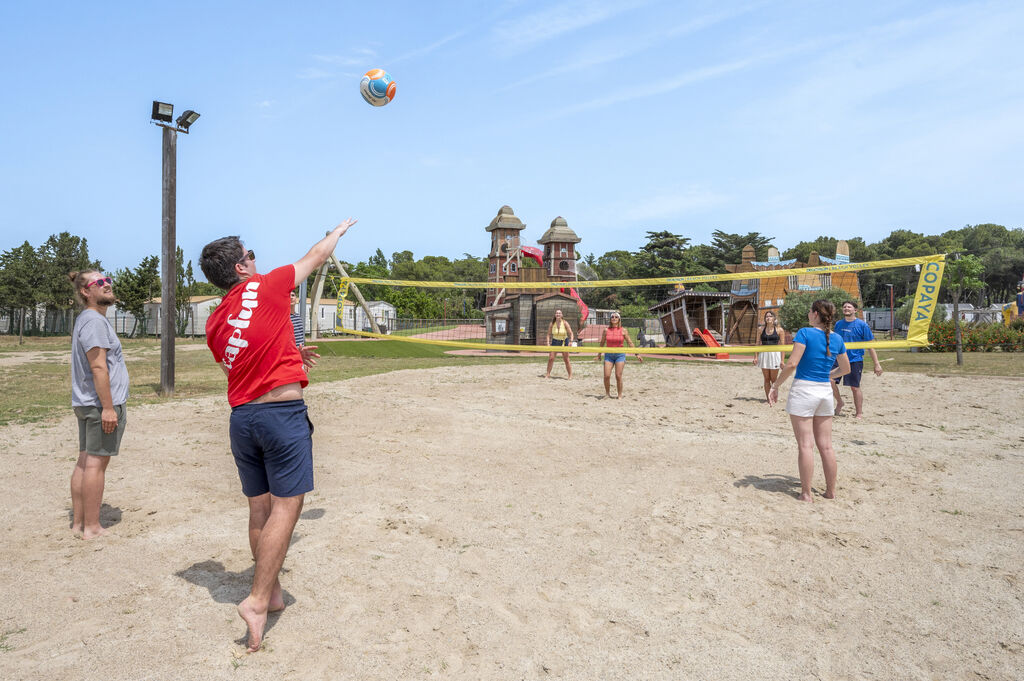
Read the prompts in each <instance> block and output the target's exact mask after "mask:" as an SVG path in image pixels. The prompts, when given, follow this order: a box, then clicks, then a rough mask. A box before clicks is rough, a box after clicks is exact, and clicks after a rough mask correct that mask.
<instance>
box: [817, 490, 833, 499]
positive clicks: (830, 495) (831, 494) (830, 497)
mask: <svg viewBox="0 0 1024 681" xmlns="http://www.w3.org/2000/svg"><path fill="white" fill-rule="evenodd" d="M821 496H823V497H825V498H826V499H835V498H836V493H835V492H829V491H828V490H825V493H824V494H822V495H821Z"/></svg>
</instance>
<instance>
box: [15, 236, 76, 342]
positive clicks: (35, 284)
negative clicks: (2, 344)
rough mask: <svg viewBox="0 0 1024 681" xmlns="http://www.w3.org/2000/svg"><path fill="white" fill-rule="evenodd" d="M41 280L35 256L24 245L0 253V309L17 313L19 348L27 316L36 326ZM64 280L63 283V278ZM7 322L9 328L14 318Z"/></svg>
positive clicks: (29, 245)
mask: <svg viewBox="0 0 1024 681" xmlns="http://www.w3.org/2000/svg"><path fill="white" fill-rule="evenodd" d="M45 277H46V273H45V271H44V268H43V267H42V263H41V261H40V258H39V254H38V253H37V252H36V249H34V248H33V247H32V244H30V243H29V242H28V241H26V242H25V243H23V244H22V245H21V246H17V247H15V248H12V249H10V250H9V251H4V252H3V253H0V305H2V306H3V307H7V308H9V309H15V310H18V312H19V315H18V344H19V345H21V344H23V343H24V342H25V318H26V316H28V315H29V314H31V315H32V322H33V326H37V323H36V308H37V307H38V305H39V303H40V302H42V301H43V293H44V287H45V285H46V281H45ZM64 278H65V280H66V279H67V274H65V275H64ZM10 319H11V323H12V324H13V322H14V317H13V316H11V317H10ZM13 332H14V329H13V328H12V329H11V333H13Z"/></svg>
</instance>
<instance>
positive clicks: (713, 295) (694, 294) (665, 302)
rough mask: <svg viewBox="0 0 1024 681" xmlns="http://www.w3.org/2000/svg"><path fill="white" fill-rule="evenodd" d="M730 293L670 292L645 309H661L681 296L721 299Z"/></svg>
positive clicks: (694, 298) (693, 298)
mask: <svg viewBox="0 0 1024 681" xmlns="http://www.w3.org/2000/svg"><path fill="white" fill-rule="evenodd" d="M730 295H732V294H730V293H728V292H726V291H693V290H690V289H687V290H685V291H677V292H676V293H674V294H672V295H671V296H669V297H668V298H666V299H665V300H663V301H661V302H660V303H658V304H656V305H652V306H651V307H649V308H647V310H648V311H649V312H654V311H655V310H660V309H662V308H664V307H667V306H669V305H671V304H672V303H674V302H676V301H677V300H679V299H681V298H687V299H692V300H701V299H705V300H707V299H711V300H723V299H726V298H728V297H729V296H730Z"/></svg>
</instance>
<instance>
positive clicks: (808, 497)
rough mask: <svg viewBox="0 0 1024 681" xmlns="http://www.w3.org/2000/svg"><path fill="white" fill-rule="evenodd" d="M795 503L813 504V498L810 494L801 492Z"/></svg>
mask: <svg viewBox="0 0 1024 681" xmlns="http://www.w3.org/2000/svg"><path fill="white" fill-rule="evenodd" d="M797 501H807V502H813V501H814V497H813V496H812V495H811V494H810V493H804V492H801V493H800V496H798V497H797Z"/></svg>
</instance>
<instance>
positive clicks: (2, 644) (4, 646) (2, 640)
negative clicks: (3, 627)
mask: <svg viewBox="0 0 1024 681" xmlns="http://www.w3.org/2000/svg"><path fill="white" fill-rule="evenodd" d="M26 631H27V629H25V627H22V628H20V629H9V630H7V631H5V632H3V633H2V634H0V652H4V653H9V652H11V651H12V650H14V648H13V647H12V646H11V644H10V643H8V642H7V639H8V638H10V637H11V636H14V635H15V634H24V633H25V632H26Z"/></svg>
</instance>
